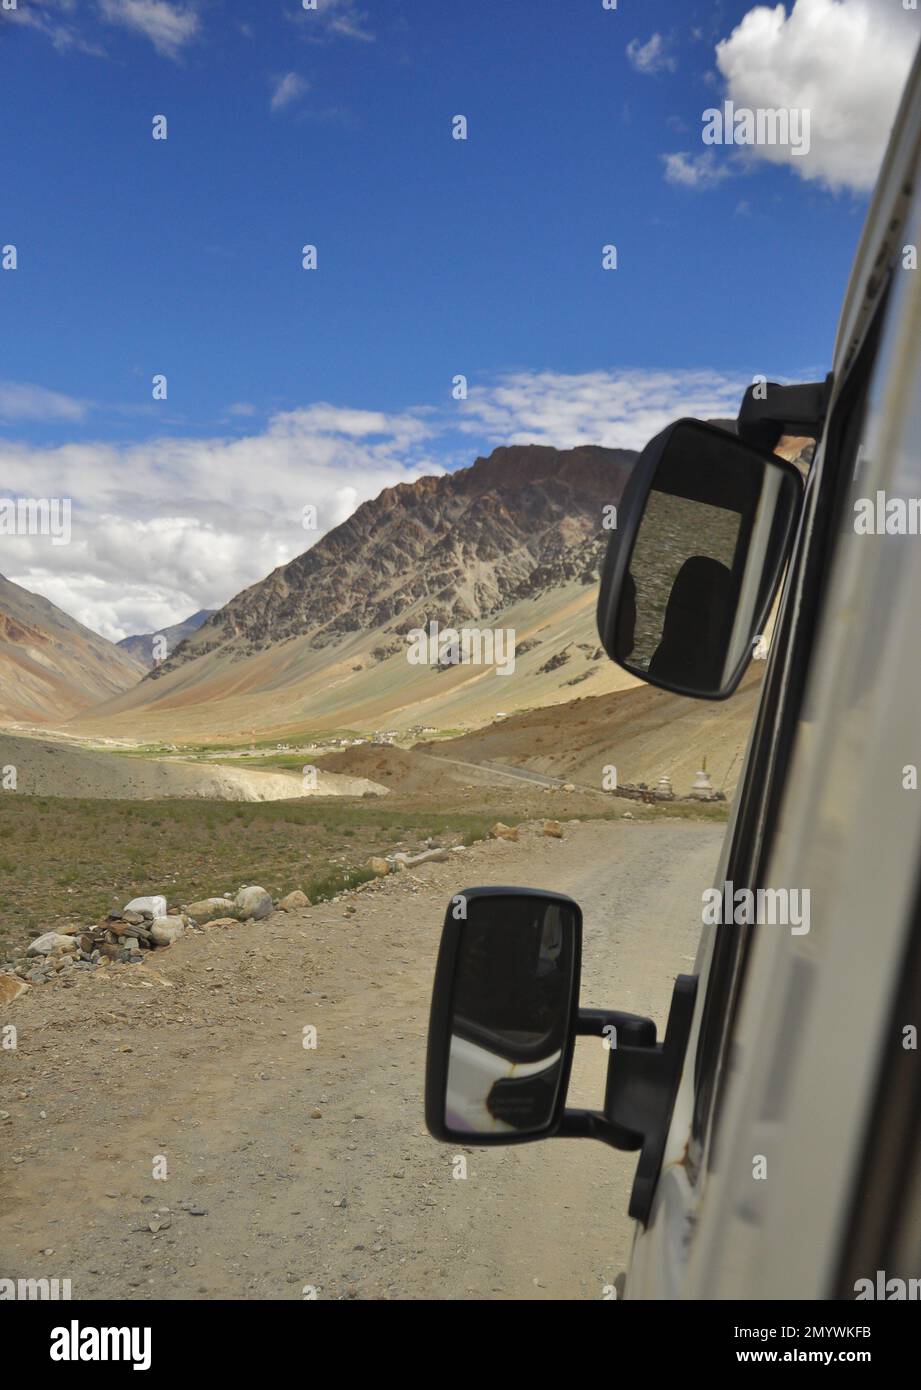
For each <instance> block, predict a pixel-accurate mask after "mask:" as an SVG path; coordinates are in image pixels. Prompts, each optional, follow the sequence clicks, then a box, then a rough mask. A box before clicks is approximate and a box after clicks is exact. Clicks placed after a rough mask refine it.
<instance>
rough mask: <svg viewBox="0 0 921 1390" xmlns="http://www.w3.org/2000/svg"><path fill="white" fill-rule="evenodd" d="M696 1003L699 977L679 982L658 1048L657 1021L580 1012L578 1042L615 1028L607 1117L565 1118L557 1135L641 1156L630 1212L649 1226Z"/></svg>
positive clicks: (591, 1113)
mask: <svg viewBox="0 0 921 1390" xmlns="http://www.w3.org/2000/svg"><path fill="white" fill-rule="evenodd" d="M696 997H697V976H696V975H679V976H678V978H677V979H676V981H675V988H674V991H673V993H672V1003H671V1008H670V1010H669V1015H668V1023H667V1025H666V1029H665V1037H664V1038H663V1040H662V1042H661V1043H657V1042H656V1040H655V1038H656V1027H655V1023H654V1022H653V1021H652V1019H648V1018H640V1017H638V1016H637V1015H635V1014H624V1013H619V1012H618V1011H617V1010H614V1009H580V1010H579V1015H578V1020H577V1024H576V1034H577V1036H579V1037H586V1036H588V1037H606V1036H607V1034H606V1033H605V1029H606V1028H607V1027H609V1026H611V1025H613V1026H614V1027H615V1028H616V1029H617V1033H616V1034H615V1038H616V1046H614V1047H612V1048H611V1052H610V1057H609V1059H608V1076H607V1084H606V1087H605V1095H604V1110H603V1111H600V1112H599V1111H595V1110H564V1112H563V1118H562V1123H561V1125H560V1128H559V1129H558V1130H557V1134H558V1136H559V1137H560V1138H563V1139H580V1138H584V1139H600V1140H602V1142H603V1143H606V1144H610V1145H611V1146H612V1147H613V1148H615V1149H626V1150H635V1149H639V1150H640V1157H639V1162H638V1164H637V1169H636V1176H635V1178H634V1181H633V1190H632V1192H631V1194H630V1209H629V1210H630V1215H631V1217H633V1219H634V1220H635V1221H640V1222H642V1224H643V1225H645V1224H646V1222H647V1221H648V1219H649V1213H650V1210H651V1207H652V1198H653V1193H654V1191H655V1185H656V1179H657V1178H658V1175H659V1170H660V1168H661V1166H662V1158H663V1155H664V1153H665V1142H666V1139H667V1137H668V1130H669V1125H670V1124H671V1118H672V1111H673V1109H674V1105H675V1095H676V1093H677V1090H678V1083H679V1081H680V1079H681V1071H682V1067H683V1065H684V1056H685V1052H686V1050H687V1043H688V1038H689V1036H690V1032H691V1021H692V1019H693V1017H694V1001H695V999H696Z"/></svg>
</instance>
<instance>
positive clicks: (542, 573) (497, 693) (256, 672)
mask: <svg viewBox="0 0 921 1390" xmlns="http://www.w3.org/2000/svg"><path fill="white" fill-rule="evenodd" d="M634 457H635V455H634V454H633V453H632V452H631V451H629V450H619V449H603V448H595V447H586V448H579V449H571V450H556V449H551V448H546V447H538V446H514V447H509V448H502V449H496V450H495V451H494V452H493V453H492V454H491V455H490V456H489V458H486V459H478V460H477V461H476V463H475V464H474V465H473V466H472V467H470V468H466V469H463V470H460V471H458V472H456V473H450V474H445V475H443V476H439V477H427V478H421V479H419V480H418V481H417V482H415V483H411V484H409V483H406V484H400V485H399V486H397V487H394V488H388V489H386V490H385V491H384V492H382V493H381V494H380V496H379V497H377V498H375V499H374V500H373V501H370V502H366V503H364V504H363V505H362V506H361V507H359V508H358V509H357V511H356V512H355V513H354V514H353V515H352V516H351V517H350V518H349V519H348V521H346V522H344V523H343V524H342V525H341V526H338V527H336V529H335V530H333V531H331V532H329V534H328V535H326V536H324V537H323V538H322V539H321V540H320V541H318V542H317V544H316V545H315V546H313V547H312V548H311V549H310V550H309V551H307V552H306V553H305V554H303V555H300V556H298V557H297V558H296V559H294V560H292V561H291V562H290V563H289V564H287V565H284V566H282V567H280V568H279V569H277V570H275V571H273V572H272V573H271V574H270V575H269V576H268V577H267V578H266V579H264V580H262V581H261V582H260V583H259V584H255V585H253V586H252V587H251V588H249V589H247V590H245V591H244V592H243V593H241V594H238V595H237V596H236V597H235V598H234V599H232V600H231V601H230V603H228V604H227V605H226V606H225V607H224V608H222V609H221V610H220V611H219V612H218V613H216V614H215V615H214V616H213V617H212V618H210V619H208V621H207V622H205V623H204V624H203V625H202V626H201V628H199V630H198V631H197V632H195V633H193V634H192V635H191V636H189V637H188V638H187V639H186V640H185V641H184V642H182V643H181V645H180V646H179V647H178V648H177V649H176V651H175V652H174V653H173V656H172V657H171V658H170V660H169V661H167V662H164V663H163V664H162V665H161V666H160V667H158V668H157V669H156V670H155V671H153V672H151V673H150V675H149V676H148V677H147V679H146V680H144V681H143V682H142V683H141V684H140V685H139V686H138V687H137V689H135V690H132V691H130V692H129V693H128V694H126V695H124V696H121V697H119V698H118V699H116V700H112V701H110V702H108V703H107V705H106V706H104V707H102V708H100V709H98V710H93V711H92V713H91V715H90V716H88V717H83V718H81V719H80V720H79V721H78V723H77V727H79V728H80V729H81V730H86V731H91V730H103V729H104V730H106V731H108V732H121V733H126V734H137V735H141V736H144V737H170V738H180V739H182V738H185V737H194V738H199V739H205V738H207V737H209V736H215V735H217V736H221V737H227V736H228V735H234V734H237V735H249V734H250V732H251V731H252V730H256V731H261V732H269V731H271V732H278V733H287V732H294V731H296V730H298V729H305V728H316V729H322V728H333V727H349V728H354V729H372V730H373V729H375V728H380V727H385V728H386V727H393V728H396V729H400V728H405V727H408V726H411V725H412V724H413V723H415V722H421V723H426V724H431V725H435V726H437V727H452V726H457V725H458V724H461V723H481V722H483V721H485V720H487V719H489V718H491V717H492V716H493V715H494V714H495V713H496V712H498V711H508V710H510V709H518V708H521V707H522V706H524V705H534V704H545V703H548V702H554V701H565V700H567V699H569V698H571V690H570V689H569V688H567V687H568V686H569V685H571V683H572V682H573V681H574V680H577V679H580V680H581V679H584V680H586V681H587V680H589V679H590V680H591V681H592V689H596V688H597V689H599V690H601V689H612V688H622V687H623V686H624V685H626V684H629V683H630V681H629V678H628V677H626V676H625V675H624V673H623V672H620V671H617V670H616V668H614V667H612V666H610V664H609V663H607V662H602V661H597V660H593V655H594V653H596V652H597V637H596V635H595V631H594V606H595V600H596V594H597V577H598V568H599V564H600V560H601V557H602V555H603V552H604V547H605V542H606V539H607V532H606V531H605V530H604V526H603V520H604V508H605V507H606V506H608V505H610V504H612V503H613V504H615V505H616V503H617V502H618V501H619V499H620V496H621V493H622V491H623V486H624V483H625V482H626V479H627V477H628V476H629V470H630V466H631V464H632V462H633V459H634ZM431 621H437V622H438V623H440V624H442V625H453V626H457V627H462V626H472V625H477V626H480V627H484V628H498V627H509V628H513V629H514V631H515V634H516V641H517V644H518V648H519V656H518V659H517V662H516V669H515V671H514V673H513V674H511V675H508V676H501V675H498V674H497V672H496V670H495V668H494V667H493V666H472V665H466V666H454V667H449V668H447V669H438V668H433V667H430V666H414V665H411V664H410V663H409V661H408V660H407V642H406V634H407V633H408V632H409V631H410V629H412V628H415V627H420V626H423V625H425V624H426V623H427V622H431ZM522 648H526V650H522ZM548 661H550V662H551V663H553V662H556V665H553V664H551V666H550V668H549V669H546V667H547V663H548Z"/></svg>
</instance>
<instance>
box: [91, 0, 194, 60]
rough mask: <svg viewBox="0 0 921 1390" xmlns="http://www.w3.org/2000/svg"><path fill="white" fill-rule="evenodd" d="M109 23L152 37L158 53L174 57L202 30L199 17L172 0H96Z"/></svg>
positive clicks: (186, 7)
mask: <svg viewBox="0 0 921 1390" xmlns="http://www.w3.org/2000/svg"><path fill="white" fill-rule="evenodd" d="M97 3H98V6H99V12H100V14H101V15H102V17H103V19H105V20H107V21H108V22H109V23H110V24H120V25H122V26H123V27H124V28H126V29H132V30H134V32H135V33H138V34H143V35H144V37H145V38H148V39H150V42H151V43H152V44H153V46H154V48H155V49H156V50H157V52H158V53H161V54H163V55H164V56H165V57H167V58H175V57H176V56H177V55H178V53H179V51H180V50H181V49H182V48H183V46H184V45H185V44H187V43H188V42H189V41H190V40H191V39H194V38H195V36H196V35H197V33H198V31H199V18H198V15H197V13H196V12H195V10H194V9H192V8H190V7H189V6H188V5H176V4H172V3H171V2H170V0H97Z"/></svg>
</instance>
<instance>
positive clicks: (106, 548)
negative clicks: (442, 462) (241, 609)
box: [0, 404, 442, 639]
mask: <svg viewBox="0 0 921 1390" xmlns="http://www.w3.org/2000/svg"><path fill="white" fill-rule="evenodd" d="M429 435H430V428H429V427H428V426H426V425H425V424H424V423H423V422H422V420H421V419H419V418H418V416H417V415H416V414H415V413H413V412H407V413H405V414H396V415H387V414H384V413H380V412H376V411H355V410H344V411H338V410H337V409H336V408H335V407H333V406H330V405H325V404H319V405H315V406H312V407H310V408H308V409H305V410H301V411H290V412H286V413H284V414H280V415H276V416H274V417H273V418H272V419H271V420H270V422H269V424H268V427H267V428H266V429H265V430H264V431H262V432H261V433H254V434H249V435H247V436H245V437H243V438H241V439H229V438H228V439H225V438H208V439H193V438H179V439H175V438H156V439H152V440H150V441H148V442H145V443H138V444H122V445H117V444H109V443H103V442H98V441H91V442H87V443H72V444H64V445H61V446H58V447H32V446H29V445H27V444H25V443H22V442H9V441H0V478H2V479H3V482H2V489H0V490H2V493H3V495H4V496H12V497H18V496H23V497H49V498H54V497H70V498H72V499H73V510H72V539H71V543H70V545H60V546H52V544H51V541H50V539H49V538H46V537H41V536H21V537H14V538H6V539H4V541H3V549H2V552H0V573H3V574H5V575H6V576H7V577H8V578H9V579H12V580H13V581H14V582H15V583H17V584H22V585H23V586H24V587H25V588H27V589H32V590H34V591H36V592H39V593H42V594H45V595H46V596H47V597H49V598H50V599H51V600H52V602H54V603H57V604H59V606H60V607H62V608H63V609H64V610H65V611H66V612H68V613H71V614H72V615H73V616H74V617H76V618H78V619H79V620H80V621H81V622H83V623H86V624H87V626H89V627H92V628H95V630H96V631H98V632H101V633H103V635H104V636H106V637H109V638H112V639H118V638H119V637H123V636H125V635H126V634H127V633H128V632H131V631H155V630H156V629H157V628H158V627H160V626H162V625H164V624H165V623H169V622H175V621H177V620H179V619H181V618H183V617H185V616H187V614H189V613H191V612H193V611H194V610H195V609H197V608H215V607H220V606H221V605H222V604H223V603H226V601H227V600H228V599H229V598H231V597H232V596H233V595H234V594H235V593H238V592H239V591H240V590H241V589H243V588H245V587H246V586H247V585H249V584H253V583H255V582H256V581H257V580H259V579H262V578H264V576H265V575H267V574H268V573H269V572H270V570H272V569H274V568H275V567H276V566H277V565H281V564H284V563H286V562H287V561H288V560H291V559H293V558H294V556H295V555H299V554H301V553H302V552H303V551H305V550H307V549H308V548H309V546H310V545H311V544H313V543H314V542H315V541H316V540H317V538H318V536H320V535H322V534H324V533H325V532H326V531H328V530H330V529H331V528H332V527H333V526H337V525H339V523H340V522H342V521H344V520H345V519H346V518H347V517H348V516H350V515H351V513H352V512H353V511H354V509H355V507H356V506H357V505H359V503H361V502H362V501H365V500H366V499H368V498H370V497H376V496H377V494H378V493H379V492H381V491H382V489H383V488H385V487H390V486H392V485H394V484H395V483H398V482H411V481H413V480H414V479H415V478H418V477H421V476H422V475H423V474H425V473H438V472H441V471H442V469H441V468H440V466H439V465H438V464H436V463H433V462H432V461H431V460H430V458H429V457H428V456H427V452H426V444H427V441H428V439H429ZM306 506H313V507H316V509H317V529H316V530H306V529H305V528H304V508H305V507H306Z"/></svg>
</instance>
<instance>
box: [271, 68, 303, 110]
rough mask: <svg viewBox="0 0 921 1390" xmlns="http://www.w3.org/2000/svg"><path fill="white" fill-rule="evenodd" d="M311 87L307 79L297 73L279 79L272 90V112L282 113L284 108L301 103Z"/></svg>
mask: <svg viewBox="0 0 921 1390" xmlns="http://www.w3.org/2000/svg"><path fill="white" fill-rule="evenodd" d="M309 86H310V83H309V82H308V81H307V80H306V78H304V77H301V76H300V75H299V74H298V73H296V72H286V73H285V75H284V76H283V77H277V78H276V79H275V81H274V83H273V89H272V110H273V111H281V110H283V109H284V107H286V106H291V105H293V103H294V102H296V101H300V99H301V97H302V96H303V95H304V93H305V92H306V91H307V90H308V88H309Z"/></svg>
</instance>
